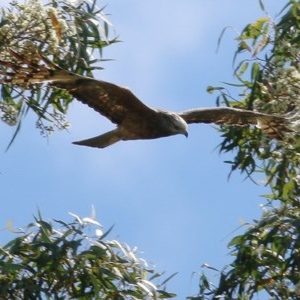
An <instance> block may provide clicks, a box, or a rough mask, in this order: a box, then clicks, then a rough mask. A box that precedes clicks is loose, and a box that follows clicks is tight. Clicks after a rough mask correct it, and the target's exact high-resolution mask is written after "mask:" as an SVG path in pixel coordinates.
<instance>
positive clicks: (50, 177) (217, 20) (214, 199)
mask: <svg viewBox="0 0 300 300" xmlns="http://www.w3.org/2000/svg"><path fill="white" fill-rule="evenodd" d="M286 2H287V1H283V0H277V1H272V0H269V1H264V3H265V6H266V8H267V10H268V12H269V13H270V15H271V16H275V15H276V13H278V12H279V10H280V8H282V7H283V5H284V4H285V3H286ZM106 4H107V7H106V10H105V11H106V13H109V14H110V17H109V19H110V20H111V21H112V23H113V24H114V28H113V30H115V32H116V34H118V35H119V38H120V39H121V40H122V41H123V42H122V43H118V44H115V45H113V46H111V47H108V48H107V49H105V52H104V58H111V59H114V61H110V62H106V63H105V64H104V65H103V66H104V67H105V69H104V70H102V71H101V72H98V73H97V78H100V79H102V80H106V81H110V82H113V83H116V84H120V85H122V86H127V87H129V88H130V89H131V90H132V91H133V92H134V93H136V95H137V96H138V97H139V98H140V99H141V100H142V101H144V102H146V103H147V104H148V105H149V106H153V107H159V108H166V109H170V110H174V111H180V110H184V109H189V108H193V107H203V106H214V105H215V95H209V94H207V93H206V87H207V86H208V85H220V84H221V83H220V82H221V81H227V82H231V81H232V80H233V75H232V74H233V70H232V58H233V52H234V51H235V47H236V44H235V41H234V37H235V36H236V34H235V32H234V30H231V31H230V30H229V31H228V32H227V33H226V34H225V36H224V38H223V41H222V44H221V47H220V49H219V51H218V53H216V48H217V41H218V38H219V35H220V32H221V31H222V29H223V28H224V27H226V26H233V27H235V28H236V29H237V30H242V29H243V27H244V26H245V25H246V24H247V23H248V22H251V21H254V20H255V19H256V18H258V17H261V16H264V13H263V12H261V11H260V8H259V4H258V1H253V0H244V1H240V0H222V1H220V0H219V1H217V0H202V1H199V0H188V1H177V0H176V1H174V0H164V1H161V0H151V1H147V0H144V1H139V0H122V1H106V2H99V6H103V5H106ZM68 118H69V121H70V122H71V125H72V126H71V128H70V130H69V132H57V133H55V134H54V135H53V136H51V137H50V138H49V139H45V138H42V137H41V136H40V135H39V132H38V130H36V129H35V124H34V121H35V119H34V118H33V117H32V116H30V115H29V116H28V118H27V119H26V121H25V122H24V124H23V127H22V129H21V133H20V135H19V136H18V138H17V139H16V141H15V142H14V144H13V146H12V147H11V149H10V150H9V151H8V152H6V153H5V149H6V146H7V144H8V142H9V140H10V138H11V136H12V134H13V132H14V129H13V128H8V127H7V126H6V125H5V124H0V126H1V130H0V170H1V174H0V182H1V183H0V186H1V198H2V210H1V213H2V217H1V223H0V228H1V231H0V242H1V241H2V242H3V241H7V239H9V238H11V237H12V236H11V235H10V234H9V233H8V232H7V230H6V228H5V227H6V223H7V222H8V221H12V222H13V225H14V226H15V227H22V226H25V225H26V224H28V223H29V222H31V221H32V216H33V215H34V214H36V212H37V209H38V208H39V209H40V210H41V212H42V215H43V216H44V218H45V219H52V218H54V219H61V220H66V221H68V220H71V219H72V218H71V216H69V215H68V212H69V211H71V212H73V213H75V214H78V215H80V216H83V217H84V216H88V215H89V214H90V211H91V206H92V205H94V206H95V209H96V213H97V220H98V221H100V222H101V223H102V224H103V225H104V226H105V228H107V229H108V228H109V227H110V226H111V225H115V227H114V230H113V232H112V233H111V235H110V238H111V239H114V238H117V239H119V240H120V241H123V242H125V243H127V244H128V245H130V246H132V247H134V246H136V247H138V249H139V251H140V256H141V257H143V258H145V259H147V260H148V261H149V262H151V263H154V264H155V265H156V269H157V270H158V271H167V273H168V274H169V275H170V274H172V273H174V272H179V274H178V275H177V276H176V277H175V278H173V279H172V281H171V283H170V284H169V291H173V292H176V293H177V294H178V297H177V299H184V297H185V296H188V295H192V294H194V293H196V292H197V283H198V281H197V280H198V279H197V276H195V277H192V274H193V272H199V271H201V265H202V264H203V263H208V264H210V265H212V266H215V267H217V268H222V267H223V266H224V265H225V264H226V263H229V262H230V256H229V255H228V252H229V250H228V249H227V244H228V242H229V241H230V239H231V238H232V237H233V236H234V233H233V231H234V230H236V229H237V228H238V227H239V226H240V225H241V224H243V222H251V221H252V220H253V219H255V218H258V217H259V216H260V215H261V209H260V207H259V205H260V204H261V203H264V200H263V199H262V198H260V197H259V195H261V194H264V193H266V192H267V190H266V189H265V188H264V187H263V186H259V185H254V184H253V183H252V182H250V181H247V180H246V181H245V180H244V176H241V175H240V174H239V173H238V172H236V173H234V174H233V176H232V177H231V178H230V180H228V178H227V176H228V173H229V171H230V169H229V166H228V165H227V164H225V163H223V161H224V160H227V159H229V158H230V157H232V156H231V155H226V156H225V155H219V153H218V150H215V148H216V146H217V145H218V144H219V143H220V142H221V138H220V137H219V134H218V132H217V131H216V130H215V129H214V128H213V126H210V125H192V126H190V128H189V137H188V139H186V138H185V137H184V136H173V137H169V138H165V139H158V140H152V141H129V142H121V143H118V144H116V145H113V146H111V147H109V148H107V149H102V150H101V149H93V148H87V147H80V146H75V145H72V144H71V142H72V141H76V140H81V139H85V138H88V137H92V136H95V135H98V134H100V133H101V132H105V131H106V130H110V129H111V128H113V126H114V125H113V124H111V123H110V122H109V121H107V120H106V119H105V118H103V117H101V116H99V115H98V114H97V113H95V112H94V111H92V110H91V109H90V108H88V107H86V106H84V105H83V104H81V103H79V102H77V101H74V102H73V103H72V105H71V107H70V111H69V114H68Z"/></svg>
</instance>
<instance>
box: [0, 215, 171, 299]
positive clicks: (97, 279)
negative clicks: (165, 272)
mask: <svg viewBox="0 0 300 300" xmlns="http://www.w3.org/2000/svg"><path fill="white" fill-rule="evenodd" d="M72 215H73V214H72ZM73 216H75V215H73ZM95 228H96V230H95ZM101 230H102V229H101V225H100V224H99V223H98V222H97V221H95V220H93V219H91V218H80V217H78V216H75V220H74V221H73V222H70V223H65V222H63V221H58V220H54V225H53V224H51V223H50V222H47V221H45V220H43V219H42V217H41V215H40V214H39V216H38V217H37V218H35V221H34V222H33V223H31V224H29V225H28V226H27V228H26V230H24V231H23V232H20V233H19V234H18V235H19V236H18V237H17V238H15V239H13V240H11V241H10V242H9V243H8V244H6V245H5V246H3V247H0V298H1V299H109V300H112V299H118V300H121V299H166V298H172V297H173V296H174V294H171V293H168V292H166V291H165V290H164V287H163V286H164V284H165V282H166V281H167V280H168V279H166V280H164V281H163V282H162V283H161V284H159V285H155V284H154V283H152V281H154V280H157V279H158V278H160V277H161V274H159V273H156V272H154V270H153V269H151V268H150V267H149V266H148V265H147V263H146V262H145V261H144V260H142V259H140V258H138V257H137V255H136V250H133V249H130V248H129V247H128V246H127V245H126V244H122V243H120V242H118V241H116V240H107V235H108V234H109V232H110V230H109V231H108V232H106V233H102V231H101ZM91 232H95V233H97V234H95V235H93V234H91Z"/></svg>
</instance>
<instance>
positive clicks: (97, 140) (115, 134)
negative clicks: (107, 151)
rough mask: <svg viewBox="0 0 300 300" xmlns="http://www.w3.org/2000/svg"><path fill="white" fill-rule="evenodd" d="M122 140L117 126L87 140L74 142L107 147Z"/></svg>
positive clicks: (82, 144)
mask: <svg viewBox="0 0 300 300" xmlns="http://www.w3.org/2000/svg"><path fill="white" fill-rule="evenodd" d="M120 140H122V136H121V135H120V132H119V130H118V128H117V129H114V130H111V131H108V132H106V133H104V134H101V135H98V136H95V137H92V138H90V139H87V140H82V141H78V142H73V144H75V145H81V146H88V147H95V148H105V147H108V146H110V145H112V144H114V143H117V142H119V141H120Z"/></svg>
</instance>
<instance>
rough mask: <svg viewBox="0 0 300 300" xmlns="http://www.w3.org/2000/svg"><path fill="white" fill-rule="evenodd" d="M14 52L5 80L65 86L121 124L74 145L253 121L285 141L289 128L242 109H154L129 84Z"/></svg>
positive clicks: (281, 120)
mask: <svg viewBox="0 0 300 300" xmlns="http://www.w3.org/2000/svg"><path fill="white" fill-rule="evenodd" d="M10 52H11V54H12V56H13V58H14V59H13V60H12V61H10V62H8V61H3V60H0V66H2V68H1V69H0V75H2V76H1V77H0V83H1V84H12V85H14V84H16V85H18V84H24V83H28V84H42V83H48V84H49V85H51V86H53V87H56V88H60V89H65V90H67V91H68V92H69V93H70V94H71V95H72V96H73V97H75V98H76V99H77V100H79V101H81V102H82V103H84V104H87V105H88V106H89V107H91V108H93V109H94V110H95V111H97V112H98V113H100V114H101V115H103V116H104V117H106V118H108V119H109V120H110V121H111V122H112V123H114V124H116V125H117V126H116V128H115V129H113V130H111V131H108V132H106V133H104V134H101V135H98V136H96V137H92V138H89V139H86V140H82V141H78V142H74V144H76V145H84V146H89V147H97V148H105V147H107V146H110V145H112V144H114V143H116V142H118V141H122V140H123V141H127V140H138V139H156V138H161V137H167V136H171V135H175V134H183V135H185V136H187V135H188V124H191V123H215V124H229V125H240V126H243V125H249V124H252V125H256V126H257V127H259V128H261V129H262V130H263V132H265V133H266V134H267V135H269V136H270V137H271V138H278V139H282V136H283V133H284V130H286V123H287V119H286V117H284V116H279V115H270V114H266V113H259V112H255V111H250V110H244V109H236V108H230V107H212V108H196V109H191V110H187V111H183V112H172V111H166V110H161V109H155V108H151V107H149V106H147V105H146V104H144V103H143V102H142V101H140V100H139V99H138V98H137V97H136V96H135V95H134V94H133V93H132V92H131V91H130V90H129V89H127V88H124V87H121V86H118V85H115V84H112V83H109V82H105V81H102V80H96V79H93V78H89V77H84V76H80V75H77V74H74V73H71V72H69V71H67V70H65V69H62V68H60V67H59V66H57V65H55V64H53V63H52V62H51V61H49V60H48V59H46V58H44V57H41V59H42V61H43V62H42V63H33V62H30V61H29V60H28V59H27V58H24V57H23V56H22V55H20V54H18V53H16V52H14V51H12V50H10ZM16 61H17V62H16ZM19 62H20V63H19Z"/></svg>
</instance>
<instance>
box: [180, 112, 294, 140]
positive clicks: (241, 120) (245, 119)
mask: <svg viewBox="0 0 300 300" xmlns="http://www.w3.org/2000/svg"><path fill="white" fill-rule="evenodd" d="M178 115H179V116H181V117H182V118H183V119H184V120H185V121H186V122H187V123H188V124H191V123H214V124H218V125H225V124H226V125H239V126H245V125H255V126H257V127H258V128H260V129H262V130H263V131H264V132H265V133H266V134H267V135H269V136H270V137H271V138H276V139H283V138H284V134H285V133H286V132H288V131H291V130H290V129H289V128H288V120H287V118H286V117H285V116H278V115H270V114H265V113H259V112H255V111H250V110H245V109H238V108H232V107H211V108H198V109H191V110H187V111H184V112H181V113H178Z"/></svg>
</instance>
